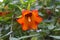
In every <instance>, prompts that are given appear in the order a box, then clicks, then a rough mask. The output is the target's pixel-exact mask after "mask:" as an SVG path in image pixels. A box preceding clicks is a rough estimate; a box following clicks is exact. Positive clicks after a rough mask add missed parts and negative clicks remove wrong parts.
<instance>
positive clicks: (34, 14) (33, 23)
mask: <svg viewBox="0 0 60 40" xmlns="http://www.w3.org/2000/svg"><path fill="white" fill-rule="evenodd" d="M42 20H43V19H42V18H41V17H40V16H39V15H38V10H32V11H30V10H22V17H20V18H19V19H17V22H18V23H19V24H21V25H22V30H24V31H26V30H29V29H33V30H37V29H38V27H37V26H38V24H39V23H40V22H42Z"/></svg>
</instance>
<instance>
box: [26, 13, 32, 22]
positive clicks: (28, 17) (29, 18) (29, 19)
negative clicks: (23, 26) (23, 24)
mask: <svg viewBox="0 0 60 40" xmlns="http://www.w3.org/2000/svg"><path fill="white" fill-rule="evenodd" d="M31 16H32V13H29V14H26V15H25V18H26V19H27V20H28V22H31Z"/></svg>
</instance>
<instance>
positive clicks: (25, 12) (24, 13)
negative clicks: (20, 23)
mask: <svg viewBox="0 0 60 40" xmlns="http://www.w3.org/2000/svg"><path fill="white" fill-rule="evenodd" d="M29 13H30V11H29V10H24V9H23V10H22V15H23V16H25V15H26V14H29Z"/></svg>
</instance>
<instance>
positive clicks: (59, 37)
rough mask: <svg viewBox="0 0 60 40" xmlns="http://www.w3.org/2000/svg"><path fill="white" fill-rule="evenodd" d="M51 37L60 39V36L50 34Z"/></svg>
mask: <svg viewBox="0 0 60 40" xmlns="http://www.w3.org/2000/svg"><path fill="white" fill-rule="evenodd" d="M50 37H53V38H55V39H60V36H53V35H50Z"/></svg>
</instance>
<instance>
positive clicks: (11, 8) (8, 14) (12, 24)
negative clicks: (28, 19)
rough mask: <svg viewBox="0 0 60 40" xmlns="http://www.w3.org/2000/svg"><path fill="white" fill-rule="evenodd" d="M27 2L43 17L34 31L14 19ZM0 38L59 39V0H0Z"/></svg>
mask: <svg viewBox="0 0 60 40" xmlns="http://www.w3.org/2000/svg"><path fill="white" fill-rule="evenodd" d="M29 3H30V7H29V9H30V10H33V9H38V11H39V15H40V16H41V17H42V18H43V22H41V23H40V24H39V25H38V30H36V31H34V30H28V31H23V30H22V29H21V25H20V24H19V23H18V22H17V21H16V19H18V18H19V16H20V15H21V10H22V9H27V6H28V4H29ZM0 40H60V0H0Z"/></svg>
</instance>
